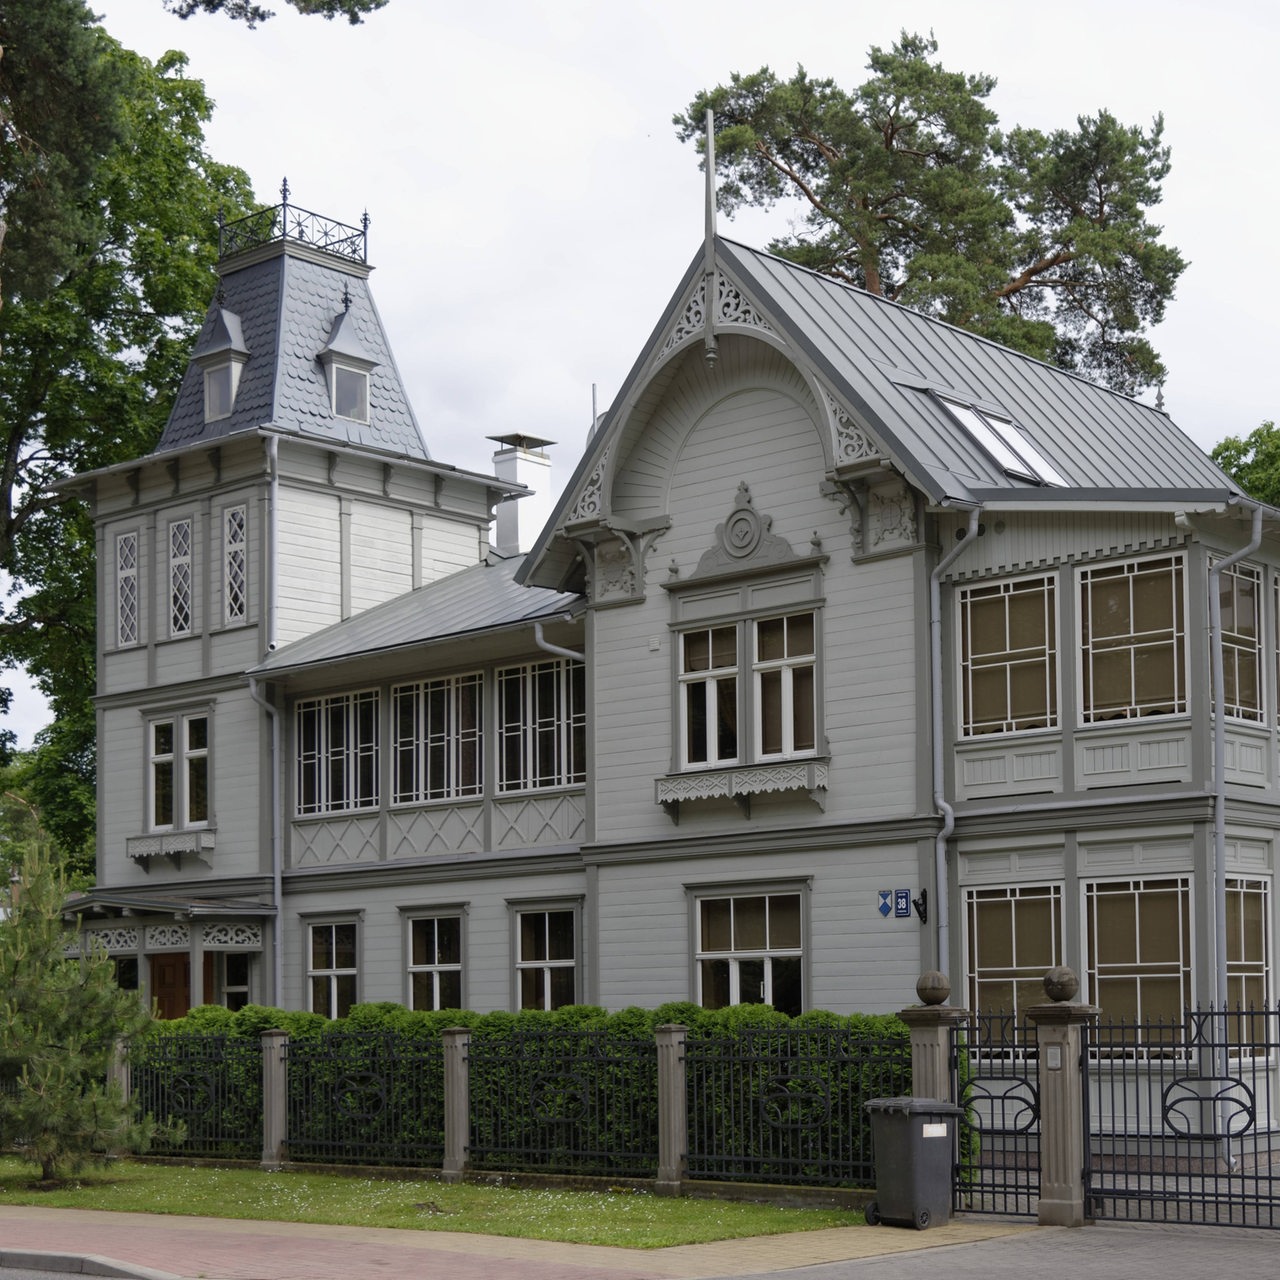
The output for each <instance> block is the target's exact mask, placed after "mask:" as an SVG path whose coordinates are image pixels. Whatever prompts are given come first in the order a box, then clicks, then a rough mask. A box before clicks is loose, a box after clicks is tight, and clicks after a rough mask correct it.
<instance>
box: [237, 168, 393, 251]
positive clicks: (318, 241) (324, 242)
mask: <svg viewBox="0 0 1280 1280" xmlns="http://www.w3.org/2000/svg"><path fill="white" fill-rule="evenodd" d="M277 240H296V241H298V242H299V243H300V244H309V245H312V246H313V247H314V248H317V249H323V250H325V252H327V253H335V254H337V255H338V256H339V257H340V258H351V259H353V260H354V261H356V262H367V261H368V260H369V258H368V253H369V215H368V213H365V214H364V216H363V217H362V218H361V219H360V225H359V226H358V227H352V226H348V225H347V224H346V223H345V222H338V221H336V220H335V219H333V218H325V217H322V216H321V215H320V214H318V213H312V212H311V210H310V209H301V208H299V207H298V206H297V205H294V204H290V203H289V182H288V179H286V180H285V181H284V182H282V183H281V184H280V203H279V204H276V205H271V206H270V207H269V208H266V209H259V210H258V211H257V212H256V213H250V214H248V215H246V216H245V217H243V218H236V219H234V220H233V221H231V222H226V221H224V219H223V217H222V215H221V214H219V215H218V256H219V257H220V258H225V257H228V256H229V255H230V254H233V253H242V252H243V251H244V250H246V249H256V248H257V247H258V246H259V245H263V244H272V243H274V242H275V241H277Z"/></svg>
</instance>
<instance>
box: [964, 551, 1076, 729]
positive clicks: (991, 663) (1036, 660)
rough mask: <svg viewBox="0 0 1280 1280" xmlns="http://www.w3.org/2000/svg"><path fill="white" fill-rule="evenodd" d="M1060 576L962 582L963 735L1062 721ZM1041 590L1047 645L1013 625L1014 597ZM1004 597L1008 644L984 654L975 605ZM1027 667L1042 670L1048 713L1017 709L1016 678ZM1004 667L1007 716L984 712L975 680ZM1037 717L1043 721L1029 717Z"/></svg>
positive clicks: (1043, 726)
mask: <svg viewBox="0 0 1280 1280" xmlns="http://www.w3.org/2000/svg"><path fill="white" fill-rule="evenodd" d="M1057 585H1058V584H1057V579H1056V578H1055V577H1054V576H1053V575H1052V574H1037V575H1035V576H1031V577H1020V578H1002V579H999V580H997V581H991V582H981V583H974V584H972V585H970V586H966V587H961V588H959V589H958V590H957V593H956V632H957V639H956V654H957V660H958V662H959V666H960V688H959V690H958V694H959V707H958V709H957V723H958V724H959V727H960V736H961V737H963V738H974V737H985V736H989V735H991V734H997V733H1031V732H1035V731H1037V730H1041V729H1056V728H1058V725H1059V715H1058V706H1059V668H1058V630H1057V628H1058V601H1057ZM1037 589H1038V590H1039V593H1040V594H1041V599H1042V605H1041V611H1042V616H1043V618H1044V629H1045V643H1044V644H1043V645H1026V644H1023V645H1018V644H1015V642H1014V640H1013V636H1012V629H1011V627H1010V619H1009V609H1010V602H1011V601H1012V600H1013V599H1014V598H1015V597H1019V596H1022V597H1025V596H1028V595H1031V594H1033V593H1034V592H1036V591H1037ZM993 599H999V600H1000V601H1001V602H1002V604H1003V606H1004V630H1005V638H1006V645H1005V648H1004V649H1003V650H991V651H990V652H988V653H983V654H980V655H976V656H975V654H974V649H973V626H972V617H973V610H974V608H975V606H976V605H977V604H978V603H979V602H986V601H990V600H993ZM1028 671H1033V672H1039V674H1040V684H1041V686H1042V688H1043V690H1044V698H1045V708H1046V713H1045V715H1043V716H1016V715H1014V714H1013V711H1014V707H1015V704H1016V702H1017V695H1016V692H1015V687H1016V683H1017V681H1018V680H1019V679H1020V678H1025V676H1026V673H1027V672H1028ZM996 672H1002V673H1003V676H1004V680H1003V684H1004V710H1005V713H1006V714H1005V715H1004V716H1003V717H999V718H997V717H995V716H992V715H990V714H986V715H982V716H979V715H978V714H976V713H977V711H978V709H979V708H978V703H979V700H980V697H981V695H980V694H979V693H978V691H977V687H976V682H977V681H978V680H979V679H981V677H982V675H983V674H985V673H996ZM1027 721H1038V723H1027Z"/></svg>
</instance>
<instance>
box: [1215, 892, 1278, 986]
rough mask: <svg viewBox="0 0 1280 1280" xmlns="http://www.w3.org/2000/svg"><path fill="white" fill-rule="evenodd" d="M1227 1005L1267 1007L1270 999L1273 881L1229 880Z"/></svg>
mask: <svg viewBox="0 0 1280 1280" xmlns="http://www.w3.org/2000/svg"><path fill="white" fill-rule="evenodd" d="M1226 890H1227V1008H1228V1009H1237V1008H1238V1009H1263V1008H1265V1007H1266V1005H1267V1001H1268V998H1269V997H1268V989H1269V985H1270V983H1269V978H1270V968H1271V964H1270V960H1271V956H1270V948H1269V947H1268V945H1267V939H1268V937H1270V933H1271V925H1270V921H1271V912H1270V905H1271V903H1270V892H1269V890H1270V882H1269V881H1267V880H1233V879H1230V878H1229V879H1228V880H1227V884H1226Z"/></svg>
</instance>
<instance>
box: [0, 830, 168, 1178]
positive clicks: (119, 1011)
mask: <svg viewBox="0 0 1280 1280" xmlns="http://www.w3.org/2000/svg"><path fill="white" fill-rule="evenodd" d="M11 888H12V892H13V901H12V903H11V905H10V907H9V910H8V913H7V915H6V916H5V918H4V919H3V920H0V1002H2V1003H0V1139H2V1140H3V1141H4V1142H5V1143H6V1144H12V1145H15V1146H16V1147H17V1149H18V1151H19V1153H20V1154H21V1155H22V1156H23V1157H24V1158H25V1159H27V1160H29V1161H30V1162H31V1163H32V1164H36V1165H38V1166H39V1168H40V1176H41V1178H42V1179H43V1180H45V1181H55V1180H57V1179H59V1178H63V1177H65V1176H67V1175H69V1174H76V1173H79V1172H80V1171H81V1170H82V1169H84V1168H85V1167H86V1166H88V1165H91V1164H95V1163H101V1162H103V1161H104V1160H105V1158H106V1156H107V1155H108V1153H110V1152H112V1151H117V1150H121V1149H125V1148H127V1149H131V1150H143V1149H145V1147H146V1146H147V1145H148V1143H149V1140H150V1137H151V1133H152V1131H153V1129H154V1126H153V1125H152V1124H151V1123H150V1122H149V1121H139V1120H138V1119H137V1118H136V1117H135V1115H134V1113H133V1110H132V1108H131V1107H130V1106H129V1104H128V1103H127V1102H126V1101H125V1099H124V1097H123V1095H122V1093H121V1090H120V1087H119V1085H118V1084H117V1083H115V1082H113V1081H110V1080H109V1079H108V1068H109V1066H110V1063H111V1058H112V1054H113V1052H114V1045H115V1043H116V1041H117V1040H119V1039H121V1038H123V1037H128V1036H130V1035H133V1034H136V1033H137V1032H138V1031H140V1030H141V1029H142V1028H143V1027H144V1026H145V1025H146V1024H147V1022H148V1021H149V1020H150V1015H149V1014H148V1013H147V1012H146V1010H145V1009H143V1008H142V1006H141V1005H140V1004H139V1002H138V998H137V994H136V993H135V992H130V991H122V990H121V989H120V988H119V987H118V986H117V985H116V980H115V973H114V969H113V966H112V963H111V960H110V958H109V957H108V956H107V954H106V952H105V951H103V950H101V949H100V948H97V949H91V950H89V951H88V952H87V953H85V954H83V955H78V954H76V952H75V951H74V950H69V948H74V946H75V943H76V935H75V933H74V932H73V931H72V930H70V929H69V928H68V927H67V925H66V924H65V923H64V921H63V915H62V912H63V903H64V900H65V897H66V882H65V880H64V878H63V875H62V872H61V870H60V869H59V867H58V866H57V865H56V863H55V862H54V860H53V858H52V857H51V856H50V854H49V853H48V851H47V848H46V842H45V841H44V840H36V841H34V842H32V843H31V844H30V845H29V846H28V848H27V849H26V850H25V851H24V854H23V857H22V859H21V862H20V863H19V868H18V875H17V877H16V878H15V880H14V881H13V882H12V886H11Z"/></svg>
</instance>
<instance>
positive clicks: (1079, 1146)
mask: <svg viewBox="0 0 1280 1280" xmlns="http://www.w3.org/2000/svg"><path fill="white" fill-rule="evenodd" d="M1044 989H1045V992H1046V994H1047V995H1048V996H1049V999H1050V1000H1052V1001H1053V1003H1052V1004H1036V1005H1032V1006H1030V1008H1028V1009H1027V1010H1026V1016H1027V1018H1028V1020H1029V1021H1030V1022H1031V1023H1032V1025H1033V1026H1034V1027H1035V1029H1036V1039H1037V1042H1038V1044H1039V1057H1040V1201H1039V1206H1038V1208H1037V1211H1036V1216H1037V1218H1038V1220H1039V1222H1040V1223H1041V1225H1042V1226H1052V1227H1080V1226H1083V1225H1084V1223H1085V1214H1084V1144H1085V1133H1084V1097H1083V1089H1084V1072H1083V1069H1082V1066H1081V1060H1080V1058H1081V1051H1082V1048H1083V1043H1084V1037H1083V1035H1082V1029H1083V1028H1084V1026H1085V1025H1086V1024H1087V1023H1089V1022H1091V1021H1094V1020H1095V1019H1096V1018H1097V1016H1098V1014H1099V1012H1100V1010H1099V1009H1098V1008H1097V1007H1096V1006H1095V1005H1087V1004H1073V1003H1071V1001H1072V997H1074V996H1075V994H1076V992H1077V991H1079V989H1080V983H1079V980H1078V979H1077V978H1076V975H1075V974H1074V973H1073V972H1072V971H1071V970H1070V969H1068V968H1067V967H1066V966H1065V965H1061V966H1059V967H1058V968H1056V969H1050V970H1049V972H1048V973H1046V974H1045V975H1044Z"/></svg>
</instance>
